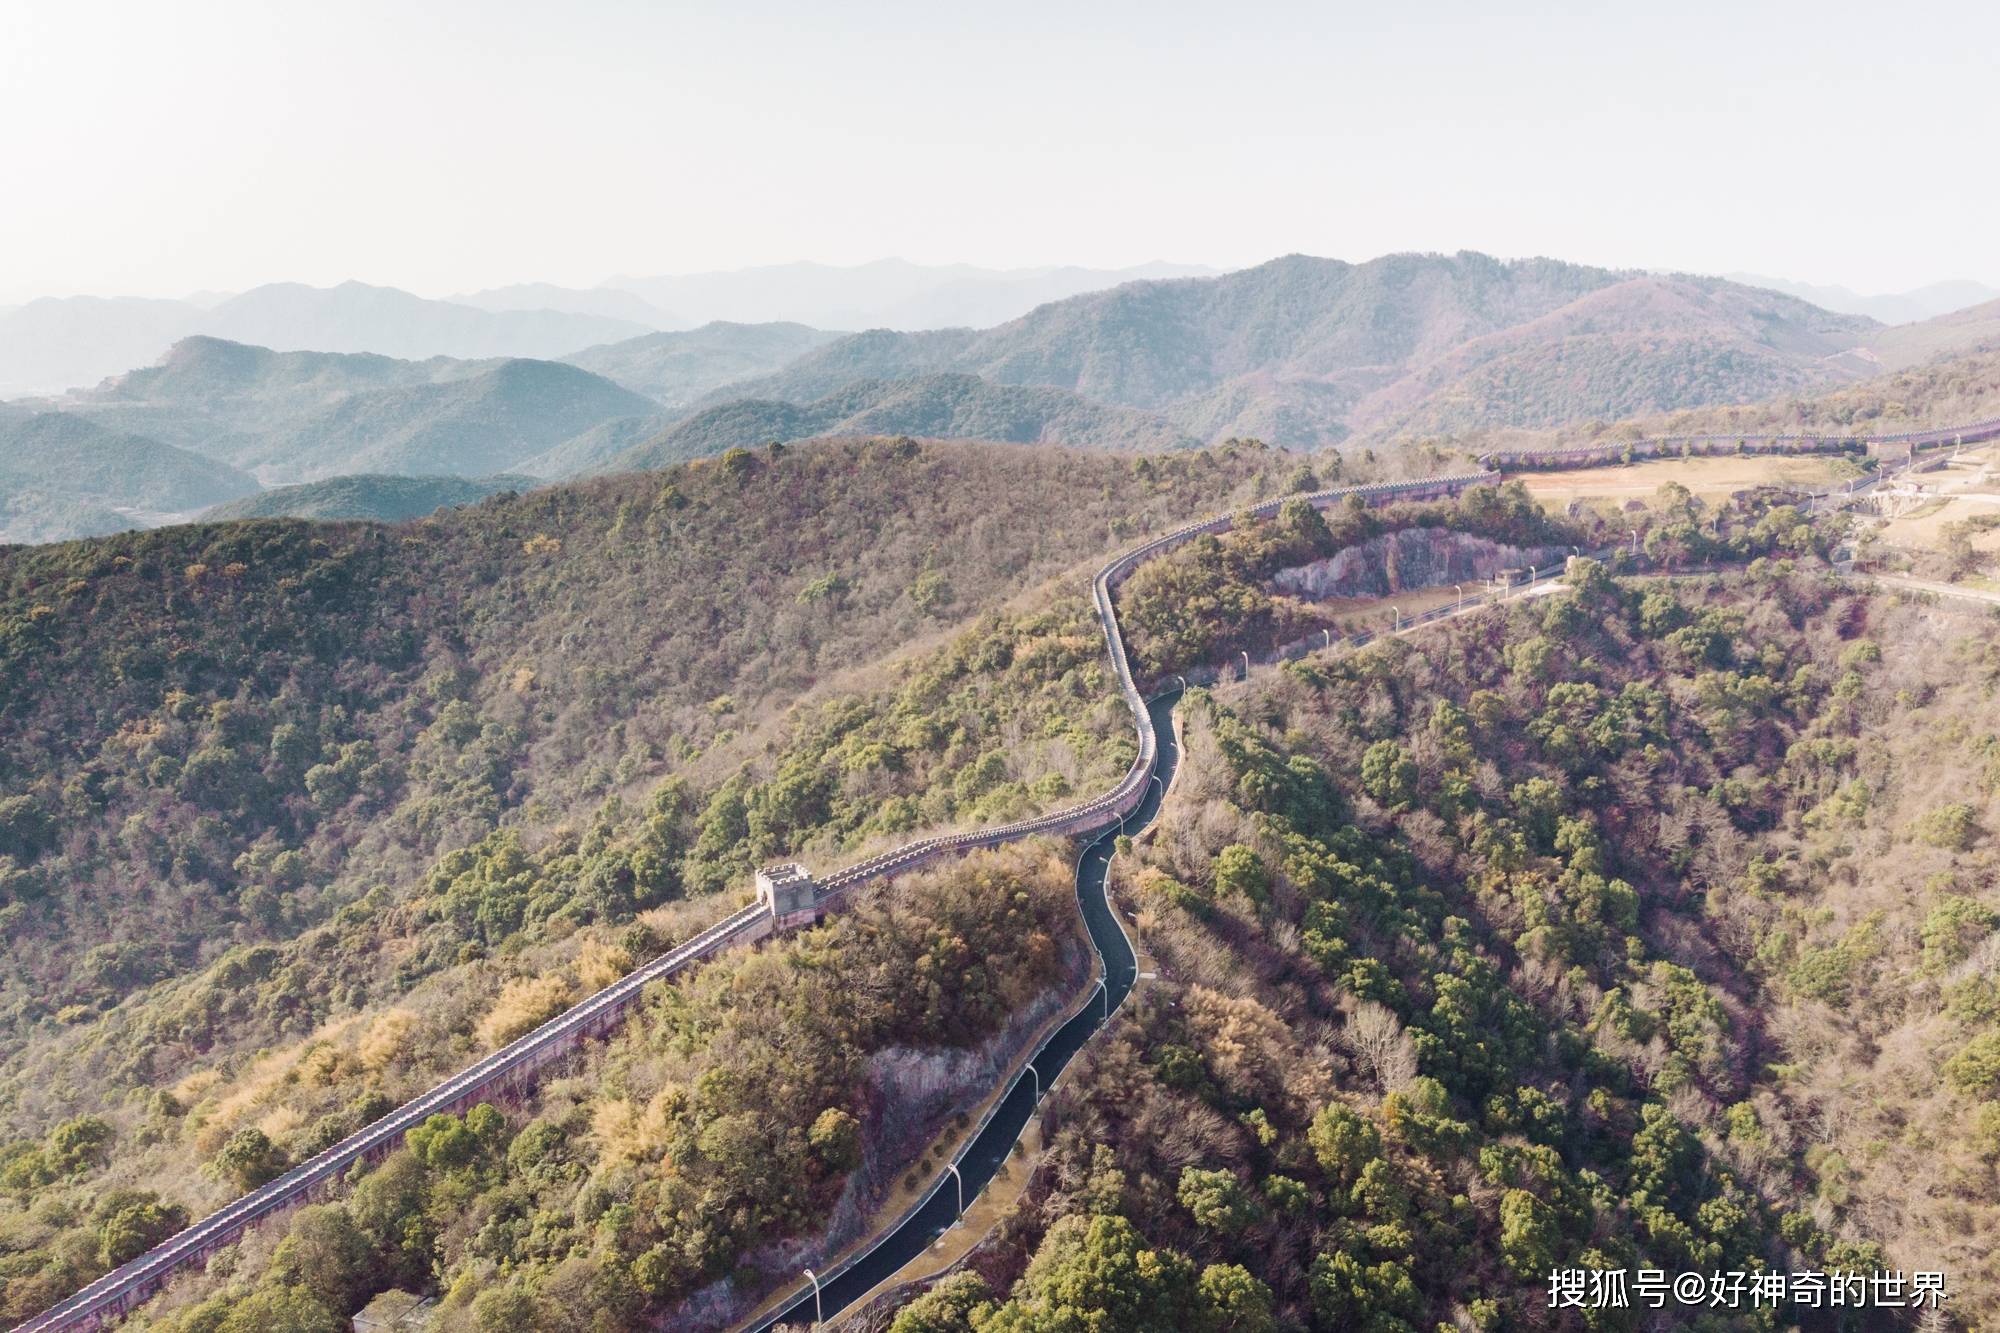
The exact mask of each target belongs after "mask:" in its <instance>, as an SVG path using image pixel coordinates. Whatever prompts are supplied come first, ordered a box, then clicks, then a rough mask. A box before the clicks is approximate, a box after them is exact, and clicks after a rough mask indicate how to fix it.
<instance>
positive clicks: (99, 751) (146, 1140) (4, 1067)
mask: <svg viewBox="0 0 2000 1333" xmlns="http://www.w3.org/2000/svg"><path fill="white" fill-rule="evenodd" d="M1293 467H1295V461H1294V460H1288V459H1286V458H1284V457H1283V456H1282V455H1279V454H1274V453H1271V452H1268V451H1264V450H1261V449H1249V448H1232V449H1227V450H1206V451H1200V452H1190V453H1185V454H1179V455H1171V456H1167V457H1163V458H1159V459H1152V460H1147V461H1146V464H1145V466H1144V467H1134V466H1133V464H1131V463H1130V462H1129V461H1126V460H1122V459H1113V458H1106V457H1101V456H1093V455H1087V454H1077V453H1073V452H1068V451H1060V450H1052V449H1044V448H1034V447H1020V446H1009V447H1006V448H994V447H986V448H979V447H972V446H941V445H930V446H919V445H917V444H915V443H914V442H911V441H907V440H874V441H852V442H843V443H826V444H819V445H814V446H810V447H806V448H799V449H787V450H782V451H769V452H760V453H754V454H753V453H749V452H743V451H736V452H732V453H730V454H727V455H725V456H724V457H723V458H721V459H718V460H714V461H711V462H707V463H703V464H699V465H693V466H684V467H679V468H673V469H669V470H667V471H665V472H662V473H654V474H644V475H631V476H624V477H618V478H610V479H606V480H603V481H599V482H593V483H589V484H585V485H580V486H571V487H558V488H549V489H546V490H541V491H536V492H532V493H529V494H525V495H521V496H518V497H513V498H498V497H496V498H494V499H490V500H488V501H486V502H485V503H483V504H481V505H478V506H475V507H471V508H467V509H461V510H457V511H449V512H446V513H443V514H440V515H438V516H436V517H433V518H431V519H427V520H423V521H420V522H417V523H413V524H408V525H405V526H402V527H383V526H378V525H368V524H355V523H333V524H308V523H301V522H295V521H268V520H267V521H252V522H237V523H221V524H206V525H195V526H190V527H184V528H175V529H169V530H163V531H159V532H152V533H135V534H124V535H121V536H118V537H115V538H112V539H108V540H104V541H100V542H92V543H80V544H72V545H66V546H52V547H39V548H30V549H21V550H13V551H7V552H0V681H4V682H5V685H4V689H0V753H4V754H5V755H6V757H7V758H6V765H5V767H4V769H0V784H4V785H0V922H4V924H5V928H6V933H5V939H6V948H7V951H8V966H7V968H6V969H4V972H0V1032H4V1046H0V1057H3V1058H0V1105H4V1107H5V1112H6V1120H7V1123H8V1125H9V1127H10V1130H11V1131H12V1133H13V1135H14V1136H15V1137H14V1138H13V1139H12V1140H11V1142H10V1144H9V1146H7V1147H5V1148H4V1149H0V1153H4V1154H5V1155H6V1156H7V1159H8V1160H10V1161H12V1160H15V1159H16V1158H18V1159H19V1160H21V1161H23V1162H27V1163H28V1165H24V1166H22V1167H21V1168H20V1170H19V1172H17V1173H14V1174H12V1175H10V1176H7V1177H5V1179H4V1181H0V1184H4V1186H5V1190H9V1191H12V1193H6V1194H4V1201H0V1236H6V1237H10V1238H11V1239H8V1240H7V1241H6V1242H5V1247H4V1248H5V1250H6V1255H7V1257H6V1258H5V1261H4V1263H0V1276H4V1277H5V1279H6V1282H7V1287H6V1298H5V1300H6V1304H5V1306H4V1310H5V1312H6V1313H7V1314H9V1315H23V1314H26V1313H28V1312H30V1311H32V1310H34V1309H38V1308H40V1307H41V1306H42V1305H45V1304H47V1303H48V1302H49V1301H50V1300H52V1299H54V1298H56V1297H57V1296H59V1295H60V1294H61V1293H62V1292H64V1291H67V1290H71V1289H73V1288H74V1287H75V1286H77V1285H79V1284H80V1283H82V1282H83V1281H85V1280H87V1279H88V1278H89V1276H90V1275H91V1274H92V1273H94V1272H96V1271H100V1270H101V1269H102V1267H104V1266H105V1265H106V1264H107V1263H108V1262H109V1259H108V1255H109V1254H110V1253H112V1251H111V1250H106V1249H102V1248H100V1246H99V1238H98V1229H99V1228H100V1226H101V1224H102V1222H103V1221H104V1220H105V1219H104V1218H103V1217H99V1216H98V1212H97V1210H100V1209H106V1208H109V1210H110V1212H111V1213H116V1212H118V1211H119V1210H120V1209H121V1208H122V1207H124V1204H122V1203H120V1204H117V1205H116V1206H112V1204H111V1203H109V1202H107V1201H114V1200H124V1199H127V1198H128V1194H129V1192H132V1191H138V1192H142V1193H143V1192H151V1193H153V1194H156V1195H158V1196H160V1199H159V1201H158V1206H159V1207H160V1208H162V1209H173V1208H181V1209H186V1210H188V1211H189V1212H190V1213H198V1212H200V1211H203V1210H204V1209H205V1208H207V1207H209V1206H212V1205H214V1204H215V1203H217V1202H219V1201H221V1200H222V1199H223V1198H226V1197H227V1196H228V1194H229V1193H230V1192H232V1190H233V1189H235V1188H238V1187H240V1186H241V1184H242V1182H243V1181H244V1180H246V1179H251V1178H254V1177H256V1176H257V1175H259V1173H261V1172H262V1171H264V1170H265V1169H267V1168H268V1167H270V1166H271V1165H273V1164H275V1163H277V1162H280V1161H289V1160H297V1159H298V1158H300V1157H302V1156H304V1155H306V1154H307V1153H309V1152H310V1151H311V1150H313V1148H315V1147H316V1146H320V1145H323V1144H325V1143H327V1142H331V1141H332V1139H331V1137H329V1136H335V1137H337V1136H338V1134H340V1133H342V1132H345V1130H347V1129H352V1128H354V1127H356V1126H357V1125H359V1124H360V1123H363V1122H364V1121H365V1120H366V1118H367V1117H368V1116H369V1115H371V1114H375V1113H379V1108H380V1107H382V1106H384V1105H387V1104H389V1100H388V1099H396V1098H401V1097H404V1096H407V1095H410V1094H411V1093H414V1092H415V1091H418V1090H420V1089H421V1088H422V1087H423V1086H425V1085H426V1083H427V1082H428V1081H429V1080H431V1079H434V1078H436V1077H438V1076H440V1075H442V1074H443V1073H445V1072H448V1071H449V1070H451V1069H454V1068H457V1067H459V1066H461V1065H462V1064H464V1063H466V1062H467V1060H468V1059H469V1058H473V1057H475V1056H476V1053H477V1052H479V1051H482V1050H485V1049H490V1048H491V1047H492V1046H493V1045H496V1044H497V1043H498V1042H499V1041H500V1040H502V1039H504V1036H505V1035H511V1033H513V1032H516V1031H519V1030H521V1027H520V1025H521V1024H523V1023H525V1022H531V1021H533V1019H534V1018H535V1017H538V1016H542V1015H545V1014H546V1013H548V1012H550V1006H551V1005H559V1004H560V1003H562V1002H563V1001H564V999H565V998H567V997H570V996H573V995H575V994H577V993H579V991H580V989H581V988H582V987H585V986H587V985H590V984H602V982H603V981H604V980H608V979H609V978H610V976H611V975H615V971H616V968H617V966H618V965H617V964H616V963H609V962H606V961H605V960H607V959H610V958H613V957H624V958H637V957H640V956H644V955H645V954H646V953H647V952H648V951H650V950H654V949H657V948H659V947H662V946H663V945H664V944H665V943H667V942H669V941H670V940H671V939H673V938H676V937H678V936H680V935H681V934H683V933H685V932H686V931H687V930H689V929H691V928H693V923H694V922H696V921H698V920H699V919H701V917H702V916H703V914H704V913H711V912H712V911H721V910H727V909H728V908H729V907H731V906H733V905H734V904H735V902H736V901H738V897H739V895H740V894H741V893H742V891H743V887H744V886H745V885H746V883H747V879H748V875H749V870H750V867H751V866H752V864H754V863H757V862H760V861H763V860H768V859H770V858H772V857H776V856H782V855H791V854H801V855H803V856H805V857H806V858H807V859H808V861H809V862H812V863H814V864H815V865H819V866H823V865H825V864H827V863H834V864H838V863H840V862H841V861H843V860H845V859H847V858H848V857H850V856H854V855H858V854H859V852H860V851H861V850H862V849H864V848H866V847H869V846H872V845H881V844H884V843H887V842H891V841H897V840H901V839H903V838H905V837H907V836H910V835H911V833H912V832H913V831H916V830H921V829H923V828H926V827H936V826H951V827H963V826H966V825H969V824H976V823H980V822H986V821H995V820H1001V819H1006V818H1013V817H1018V816H1020V815H1025V814H1029V813H1033V812H1035V811H1038V810H1042V809H1047V808H1051V807H1052V806H1054V805H1057V804H1060V803H1061V802H1063V801H1064V800H1065V799H1067V798H1069V797H1070V796H1071V795H1072V794H1073V793H1077V792H1087V791H1091V790H1095V789H1097V788H1099V787H1101V786H1108V785H1109V783H1110V782H1111V781H1113V780H1115V778H1116V776H1117V775H1118V774H1120V773H1122V772H1123V771H1124V768H1125V766H1126V765H1127V764H1128V763H1129V762H1130V758H1131V752H1132V751H1131V746H1132V741H1131V737H1130V731H1129V725H1130V724H1129V718H1128V717H1127V716H1126V714H1125V711H1124V709H1123V706H1122V704H1121V703H1120V702H1119V700H1118V698H1117V695H1116V692H1115V690H1114V688H1113V686H1112V683H1111V677H1110V672H1109V666H1108V663H1107V662H1106V660H1105V658H1104V655H1103V648H1102V644H1101V641H1100V639H1099V636H1098V632H1097V628H1096V624H1095V617H1094V615H1093V613H1092V611H1091V609H1090V604H1089V601H1088V597H1087V592H1086V589H1087V572H1088V569H1089V567H1090V563H1091V561H1092V560H1094V559H1095V558H1098V557H1099V556H1100V555H1101V553H1102V552H1103V551H1104V550H1106V549H1107V548H1109V547H1112V546H1115V545H1117V544H1119V543H1121V542H1124V541H1126V540H1129V539H1130V538H1131V537H1132V536H1134V535H1136V534H1137V533H1138V532H1139V531H1142V530H1146V529H1149V528H1154V527H1159V526H1163V525H1165V524H1166V523H1167V522H1168V521H1169V520H1170V519H1175V518H1178V517H1179V516H1181V515H1183V514H1185V513H1186V512H1188V511H1189V510H1192V509H1196V508H1198V507H1200V506H1202V505H1205V504H1208V503H1213V502H1215V501H1216V500H1217V499H1219V498H1224V497H1227V498H1229V499H1232V500H1234V501H1237V502H1240V501H1242V500H1246V499H1249V498H1252V497H1253V496H1255V495H1258V494H1268V493H1270V492H1271V491H1273V490H1275V489H1276V488H1277V486H1278V485H1279V484H1280V482H1279V480H1278V478H1279V477H1280V476H1282V474H1283V473H1284V472H1285V471H1287V470H1289V469H1291V468H1293ZM944 550H949V551H950V552H951V553H952V557H953V558H952V559H951V560H950V561H945V560H943V559H942V558H941V557H940V552H941V551H944ZM1057 576H1060V582H1059V583H1057V584H1055V585H1054V586H1053V587H1050V588H1047V589H1045V590H1041V591H1037V590H1038V589H1043V585H1045V584H1047V583H1048V581H1049V580H1050V579H1052V578H1056V577H1057ZM1029 594H1031V595H1029ZM1024 595H1027V596H1026V597H1025V600H1021V601H1015V602H1010V599H1016V598H1021V597H1023V596H1024ZM683 901H689V902H690V903H691V905H690V906H689V907H688V908H687V909H686V910H685V912H684V913H683V914H682V915H678V916H676V915H673V911H674V910H675V909H674V905H675V904H677V903H681V902H683ZM663 908H664V909H668V911H669V914H668V916H666V917H657V918H646V919H649V920H652V921H653V922H654V924H653V925H651V926H647V925H646V921H645V920H642V919H641V918H642V914H644V913H649V912H654V911H657V910H659V909H663ZM635 922H637V923H638V924H639V925H640V926H641V927H642V929H641V930H639V931H638V932H637V933H634V932H633V931H632V930H631V929H630V928H631V927H632V926H633V925H634V923H635ZM578 950H583V951H585V952H587V953H589V955H590V956H591V957H593V958H597V959H598V961H597V962H594V963H585V964H577V963H576V962H575V958H576V956H577V954H576V952H575V951H578ZM620 950H622V951H623V952H622V954H618V953H614V952H606V951H620ZM607 967H609V968H610V969H611V971H610V972H607V970H606V969H607ZM563 969H567V970H566V971H565V977H566V978H567V979H566V980H557V981H547V980H544V979H543V978H545V977H546V976H548V975H550V974H551V973H553V972H554V971H556V970H563ZM592 979H594V981H593V980H592ZM413 997H420V998H413ZM406 1008H407V1009H408V1010H409V1011H411V1012H414V1013H422V1014H424V1015H427V1016H428V1017H427V1018H426V1020H425V1023H426V1025H425V1026H422V1027H420V1028H409V1027H405V1026H403V1022H404V1020H402V1019H399V1018H396V1017H394V1016H393V1015H394V1014H396V1013H398V1012H401V1011H402V1010H404V1009H406ZM380 1024H386V1026H383V1027H380V1029H379V1030H380V1031H381V1032H382V1033H384V1034H386V1035H383V1036H382V1037H381V1038H380V1041H381V1042H382V1043H385V1045H384V1046H383V1047H382V1049H383V1050H392V1051H394V1052H395V1053H396V1054H395V1057H394V1059H393V1061H392V1062H391V1063H390V1064H387V1065H385V1064H383V1063H382V1059H383V1057H381V1056H368V1055H365V1054H364V1055H360V1056H357V1058H359V1059H360V1060H361V1061H362V1063H361V1064H360V1065H359V1066H354V1067H348V1066H343V1065H341V1064H339V1063H338V1061H337V1060H335V1057H334V1056H332V1055H330V1054H318V1052H320V1051H322V1050H323V1049H329V1050H330V1049H332V1047H333V1046H337V1045H338V1043H340V1042H344V1041H352V1040H358V1039H359V1036H360V1035H361V1034H365V1033H367V1032H373V1031H376V1030H377V1028H378V1025H380ZM370 1049H374V1048H370ZM328 1060H335V1063H333V1064H325V1063H324V1062H326V1061H328ZM371 1061H373V1063H370V1062H371ZM301 1062H304V1065H302V1064H301ZM306 1066H310V1067H312V1068H321V1067H322V1066H323V1067H324V1070H325V1072H324V1073H321V1074H307V1073H304V1072H301V1071H302V1070H303V1068H305V1067H306ZM343 1068H345V1069H347V1072H346V1073H340V1072H338V1071H339V1070H341V1069H343ZM78 1122H82V1123H83V1124H84V1125H85V1128H84V1129H83V1130H74V1129H71V1130H65V1129H63V1128H62V1127H63V1126H65V1125H72V1124H75V1123H78ZM77 1133H83V1134H85V1135H86V1137H88V1138H89V1139H90V1140H91V1146H90V1148H89V1149H88V1151H87V1152H83V1153H82V1154H81V1155H76V1154H73V1153H71V1152H70V1150H69V1149H67V1148H63V1147H61V1146H59V1145H58V1139H59V1140H60V1143H62V1144H67V1143H69V1142H70V1141H71V1138H72V1137H73V1136H74V1135H75V1134H77ZM51 1136H56V1137H51ZM232 1144H233V1145H235V1146H234V1147H231V1145H232ZM52 1145H56V1146H54V1148H53V1150H54V1151H55V1153H56V1154H57V1155H56V1156H55V1157H53V1158H52V1157H51V1156H49V1153H50V1151H51V1148H52ZM51 1162H54V1163H55V1165H53V1166H50V1165H48V1164H49V1163H51ZM36 1163H41V1165H36ZM119 1191H124V1192H126V1193H119ZM108 1215H109V1214H107V1216H108ZM160 1225H164V1223H161V1224H160Z"/></svg>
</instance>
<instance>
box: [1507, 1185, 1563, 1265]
mask: <svg viewBox="0 0 2000 1333" xmlns="http://www.w3.org/2000/svg"><path fill="white" fill-rule="evenodd" d="M1561 1239H1562V1238H1561V1234H1560V1229H1559V1228H1558V1226H1557V1224H1556V1215H1555V1211H1554V1210H1553V1209H1551V1208H1550V1207H1549V1206H1548V1205H1547V1204H1545V1203H1543V1202H1542V1201H1541V1200H1540V1199H1537V1198H1536V1197H1535V1196H1534V1195H1532V1194H1530V1193H1528V1191H1526V1190H1518V1189H1517V1190H1508V1191H1507V1192H1506V1193H1505V1194H1503V1195H1501V1196H1500V1257H1501V1259H1503V1260H1504V1261H1505V1262H1506V1264H1507V1266H1508V1267H1509V1268H1511V1269H1513V1270H1514V1274H1515V1276H1516V1277H1520V1278H1524V1279H1534V1278H1537V1277H1546V1276H1547V1275H1548V1272H1549V1270H1550V1269H1552V1268H1554V1267H1555V1262H1556V1246H1557V1244H1558V1243H1559V1242H1560V1241H1561Z"/></svg>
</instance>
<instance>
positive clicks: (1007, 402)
mask: <svg viewBox="0 0 2000 1333" xmlns="http://www.w3.org/2000/svg"><path fill="white" fill-rule="evenodd" d="M816 435H920V436H932V437H937V438H947V439H969V440H993V441H998V442H1002V443H1009V444H1049V443H1063V444H1081V445H1087V446H1090V447H1095V448H1104V449H1134V450H1151V451H1157V450H1162V449H1186V448H1194V447H1195V446H1197V445H1198V444H1199V443H1200V441H1198V440H1196V439H1195V438H1194V437H1193V436H1191V435H1189V434H1187V433H1186V432H1185V431H1182V430H1180V429H1178V428H1176V427H1175V426H1174V425H1173V424H1172V423H1170V422H1167V421H1165V420H1163V419H1162V418H1160V417H1158V416H1155V415H1153V414H1152V413H1149V412H1141V411H1137V410H1134V409H1131V408H1120V407H1106V406H1104V405H1102V404H1100V403H1093V402H1091V401H1090V400H1088V399H1086V398H1082V397H1079V396H1078V395H1076V394H1073V393H1068V392H1065V391H1064V390H1061V389H1048V388H1039V387H1030V386H1022V385H1003V384H989V383H987V382H986V381H985V380H982V379H979V378H978V377H976V376H973V375H962V374H959V375H953V374H939V375H925V376H919V377H917V378H914V379H903V380H859V381H855V382H853V383H850V384H847V385H844V386H843V387H842V388H840V389H839V390H837V391H835V392H833V393H831V394H828V395H826V396H825V397H822V398H819V399H816V400H814V401H813V402H810V403H806V404H803V405H801V404H795V403H788V402H781V401H775V400H760V399H738V400H735V401H732V402H728V403H723V404H721V405H719V406H716V407H711V408H709V409H707V410H706V411H703V412H700V413H697V414H696V415H694V416H692V417H689V418H688V419H687V420H685V421H682V422H679V423H677V424H676V425H673V426H671V427H669V428H667V429H666V430H665V431H663V432H661V433H659V434H657V435H655V436H653V437H652V438H650V439H647V440H645V441H644V442H642V443H640V444H638V445H635V446H634V447H632V448H631V449H629V450H627V451H626V452H624V453H621V454H618V455H617V456H615V457H613V458H611V459H609V460H608V461H607V462H605V463H603V464H600V465H597V466H595V467H592V468H588V469H584V470H588V471H597V472H627V471H635V470H639V469H643V468H654V467H664V466H665V465H667V464H668V463H675V462H682V461H685V460H687V459H690V458H701V457H705V456H707V455H709V454H716V453H721V452H722V451H723V450H725V449H730V448H735V447H739V446H741V447H748V446H751V445H758V444H768V443H771V442H773V441H786V440H800V439H806V438H809V437H811V436H816Z"/></svg>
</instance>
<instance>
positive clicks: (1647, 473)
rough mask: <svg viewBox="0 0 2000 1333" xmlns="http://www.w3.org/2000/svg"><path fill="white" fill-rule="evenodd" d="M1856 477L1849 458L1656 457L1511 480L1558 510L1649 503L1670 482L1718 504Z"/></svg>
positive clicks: (1531, 474)
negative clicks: (1755, 492)
mask: <svg viewBox="0 0 2000 1333" xmlns="http://www.w3.org/2000/svg"><path fill="white" fill-rule="evenodd" d="M1857 475H1859V472H1858V470H1857V469H1856V468H1855V466H1854V465H1853V464H1852V463H1850V462H1847V461H1846V460H1845V459H1839V458H1825V457H1816V456H1810V455H1808V456H1799V457H1793V456H1790V455H1785V454H1765V455H1742V456H1736V455H1730V456H1725V457H1721V458H1656V459H1653V460H1651V461H1649V462H1644V463H1629V464H1624V465H1617V466H1612V467H1590V468H1576V469H1573V470H1569V471H1563V472H1523V473H1521V474H1519V476H1518V477H1515V478H1510V480H1518V481H1520V482H1521V484H1522V485H1524V486H1526V487H1527V488H1528V493H1529V494H1530V495H1533V496H1534V497H1535V498H1536V499H1537V500H1540V501H1541V502H1542V504H1543V506H1544V507H1546V508H1549V509H1559V508H1562V507H1563V506H1565V505H1567V504H1569V502H1570V501H1572V500H1617V501H1624V500H1650V499H1652V497H1653V495H1654V493H1655V492H1657V491H1658V490H1659V489H1660V487H1662V486H1664V485H1666V484H1667V483H1668V482H1670V481H1677V482H1679V483H1680V484H1681V485H1683V486H1685V487H1687V488H1688V489H1689V490H1690V491H1692V492H1694V494H1695V495H1696V496H1697V497H1699V498H1701V499H1703V500H1716V499H1721V498H1723V497H1725V496H1728V495H1731V494H1734V493H1735V492H1737V491H1742V490H1749V489H1750V488H1751V487H1754V486H1799V487H1814V486H1829V485H1832V484H1833V483H1835V482H1839V481H1845V480H1847V479H1848V478H1850V477H1853V476H1857Z"/></svg>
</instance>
